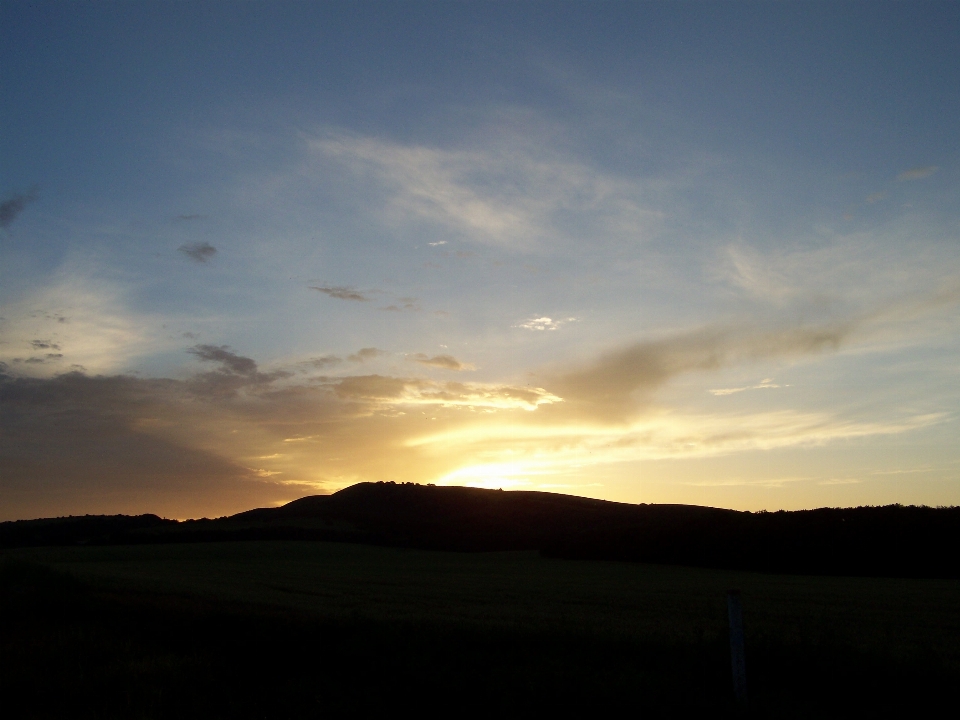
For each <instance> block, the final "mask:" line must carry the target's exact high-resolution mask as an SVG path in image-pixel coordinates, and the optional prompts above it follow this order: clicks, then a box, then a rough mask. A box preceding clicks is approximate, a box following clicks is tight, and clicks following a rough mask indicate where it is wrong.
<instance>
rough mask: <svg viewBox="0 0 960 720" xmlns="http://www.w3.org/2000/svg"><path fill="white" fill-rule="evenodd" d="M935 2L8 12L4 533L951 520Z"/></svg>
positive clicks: (942, 128) (949, 199)
mask: <svg viewBox="0 0 960 720" xmlns="http://www.w3.org/2000/svg"><path fill="white" fill-rule="evenodd" d="M958 47H960V4H957V3H925V2H911V3H885V2H869V3H857V2H826V3H818V2H802V3H800V2H796V3H793V2H759V3H747V2H715V3H701V2H625V3H620V2H548V3H539V2H532V1H528V2H522V3H513V2H413V1H410V2H382V3H378V2H342V3H340V2H325V3H297V2H235V3H226V2H222V3H221V2H218V3H213V2H210V3H205V2H190V3H187V2H179V3H162V2H151V3H146V2H144V3H137V2H127V3H92V2H73V3H62V2H56V3H43V2H34V3H29V4H28V3H14V2H6V3H3V4H2V5H0V67H2V68H3V73H2V79H0V128H2V131H0V203H2V204H0V362H2V364H0V423H2V434H0V520H10V519H19V518H32V517H45V516H55V515H69V514H74V515H76V514H85V513H91V514H111V513H146V512H151V513H157V514H160V515H164V516H166V517H174V518H188V517H201V516H207V517H216V516H221V515H225V514H230V513H234V512H238V511H241V510H245V509H249V508H251V507H262V506H273V505H278V504H282V503H285V502H288V501H290V500H293V499H296V498H298V497H302V496H305V495H312V494H321V493H330V492H335V491H336V490H338V489H340V488H343V487H346V486H348V485H351V484H353V483H357V482H362V481H381V480H382V481H395V482H418V483H434V484H436V485H473V486H478V487H487V488H503V489H504V490H543V491H549V492H562V493H569V494H575V495H582V496H590V497H597V498H604V499H609V500H616V501H622V502H632V503H639V502H644V503H691V504H698V505H711V506H716V507H728V508H737V509H744V510H760V509H767V510H777V509H799V508H813V507H822V506H855V505H878V504H890V503H902V504H926V505H956V504H960V428H958V410H960V364H958V358H960V312H958V311H960V202H958V201H960V162H958V161H960V132H958V130H957V118H958V117H960V63H958V62H957V48H958Z"/></svg>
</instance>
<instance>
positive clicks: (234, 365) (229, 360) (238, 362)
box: [187, 345, 257, 375]
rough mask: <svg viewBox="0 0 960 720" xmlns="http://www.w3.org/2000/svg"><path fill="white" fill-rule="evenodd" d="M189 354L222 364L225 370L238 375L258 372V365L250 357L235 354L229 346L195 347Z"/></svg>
mask: <svg viewBox="0 0 960 720" xmlns="http://www.w3.org/2000/svg"><path fill="white" fill-rule="evenodd" d="M187 352H189V353H191V354H193V355H196V356H197V357H198V358H200V359H201V360H203V361H206V362H218V363H222V364H223V366H224V368H225V369H226V370H228V371H230V372H233V373H236V374H238V375H251V374H255V373H256V372H257V363H256V362H254V361H253V360H252V359H250V358H248V357H243V356H241V355H237V354H236V353H234V352H233V351H232V350H231V349H230V347H229V346H228V345H219V346H218V345H195V346H194V347H192V348H190V349H189V350H187Z"/></svg>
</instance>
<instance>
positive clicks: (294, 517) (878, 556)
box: [0, 482, 960, 578]
mask: <svg viewBox="0 0 960 720" xmlns="http://www.w3.org/2000/svg"><path fill="white" fill-rule="evenodd" d="M271 539H299V540H334V541H346V542H363V543H374V544H381V545H395V546H402V547H415V548H421V549H432V550H450V551H460V552H481V551H507V550H536V551H539V552H540V553H541V554H543V555H544V556H547V557H561V558H574V559H584V560H621V561H633V562H647V563H666V564H678V565H690V566H699V567H713V568H725V569H737V570H758V571H764V572H781V573H802V574H829V575H875V576H894V577H941V578H957V577H960V508H957V507H950V508H930V507H916V506H900V505H888V506H883V507H858V508H820V509H817V510H801V511H790V512H784V511H778V512H757V513H753V512H743V511H736V510H725V509H719V508H710V507H700V506H695V505H647V504H640V505H632V504H626V503H616V502H610V501H605V500H594V499H589V498H582V497H575V496H570V495H560V494H554V493H543V492H530V491H498V490H483V489H478V488H466V487H435V486H431V485H416V484H413V483H408V484H395V483H389V482H388V483H360V484H358V485H353V486H351V487H348V488H346V489H344V490H341V491H339V492H337V493H334V494H332V495H316V496H311V497H305V498H301V499H300V500H295V501H294V502H291V503H288V504H287V505H284V506H282V507H278V508H259V509H255V510H249V511H247V512H243V513H239V514H238V515H234V516H232V517H227V518H219V519H216V520H193V521H185V522H176V521H172V520H163V519H162V518H159V517H157V516H155V515H141V516H137V517H128V516H122V515H121V516H96V517H94V516H87V517H80V518H58V519H47V520H33V521H18V522H12V523H0V546H4V547H13V546H23V545H50V544H76V543H97V544H103V543H107V544H113V543H117V544H119V543H146V542H149V543H152V542H202V541H231V540H271Z"/></svg>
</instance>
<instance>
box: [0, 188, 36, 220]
mask: <svg viewBox="0 0 960 720" xmlns="http://www.w3.org/2000/svg"><path fill="white" fill-rule="evenodd" d="M38 197H39V195H38V194H37V189H36V188H31V189H30V190H28V191H27V192H25V193H19V192H18V193H14V194H13V195H11V196H10V197H8V198H7V199H6V200H4V201H3V202H0V228H8V227H10V226H11V225H12V224H13V221H14V220H16V219H17V216H18V215H19V214H20V213H22V212H23V211H24V210H25V209H26V207H27V205H29V204H30V203H32V202H35V201H36V200H37V198H38Z"/></svg>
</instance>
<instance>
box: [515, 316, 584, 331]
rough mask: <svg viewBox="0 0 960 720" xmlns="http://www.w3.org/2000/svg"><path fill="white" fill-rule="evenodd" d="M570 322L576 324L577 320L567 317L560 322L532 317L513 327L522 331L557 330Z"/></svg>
mask: <svg viewBox="0 0 960 720" xmlns="http://www.w3.org/2000/svg"><path fill="white" fill-rule="evenodd" d="M571 322H577V318H575V317H569V318H563V319H560V320H553V319H552V318H548V317H533V318H530V319H529V320H524V321H523V322H521V323H518V324H517V325H514V327H518V328H523V329H524V330H557V329H558V328H560V327H562V326H563V325H566V324H567V323H571Z"/></svg>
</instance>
